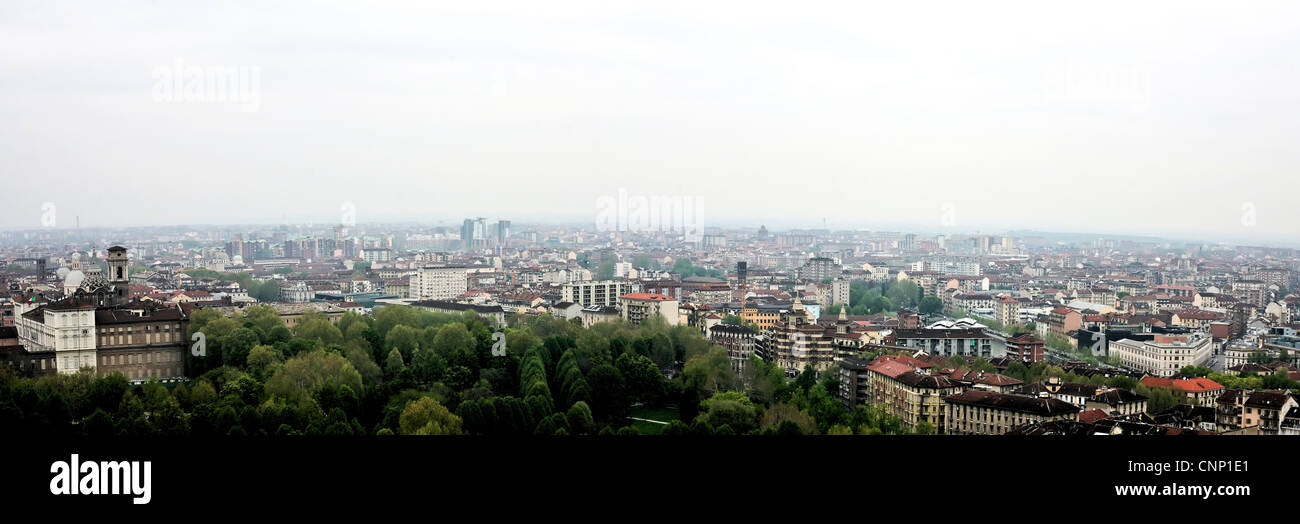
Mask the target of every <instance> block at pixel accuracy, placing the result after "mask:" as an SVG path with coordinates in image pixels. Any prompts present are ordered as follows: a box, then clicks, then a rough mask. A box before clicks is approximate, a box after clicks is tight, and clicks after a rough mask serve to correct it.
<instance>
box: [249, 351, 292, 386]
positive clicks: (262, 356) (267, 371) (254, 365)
mask: <svg viewBox="0 0 1300 524" xmlns="http://www.w3.org/2000/svg"><path fill="white" fill-rule="evenodd" d="M247 361H248V369H249V371H252V372H254V373H256V374H257V375H258V376H260V377H262V378H263V379H265V378H266V377H269V376H271V375H274V374H275V371H276V369H279V366H280V365H281V364H283V363H284V355H283V354H281V353H280V350H278V349H276V348H274V347H272V346H260V345H259V346H253V349H252V350H250V351H249V352H248V358H247Z"/></svg>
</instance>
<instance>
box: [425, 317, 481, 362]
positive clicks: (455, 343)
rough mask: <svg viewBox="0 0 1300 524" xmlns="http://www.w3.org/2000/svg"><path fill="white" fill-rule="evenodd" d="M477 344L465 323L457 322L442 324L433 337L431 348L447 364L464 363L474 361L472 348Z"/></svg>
mask: <svg viewBox="0 0 1300 524" xmlns="http://www.w3.org/2000/svg"><path fill="white" fill-rule="evenodd" d="M477 346H478V341H476V340H475V339H474V336H473V335H471V334H470V333H469V329H467V328H466V327H465V324H462V323H459V322H457V323H453V324H447V325H445V326H442V329H439V330H438V334H437V335H436V336H434V338H433V350H434V351H435V352H436V353H437V354H438V356H440V357H442V358H443V359H445V360H446V361H447V362H448V363H449V364H462V365H464V363H465V362H474V361H476V360H477V358H476V357H475V356H474V348H475V347H477Z"/></svg>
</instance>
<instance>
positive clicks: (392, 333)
mask: <svg viewBox="0 0 1300 524" xmlns="http://www.w3.org/2000/svg"><path fill="white" fill-rule="evenodd" d="M384 347H386V348H389V349H396V350H397V351H399V352H401V354H402V359H403V360H406V361H409V360H411V359H412V358H414V356H415V350H416V349H418V348H419V347H420V331H419V330H417V329H415V328H413V327H411V326H407V325H398V326H393V328H392V329H390V330H388V335H387V336H385V337H384Z"/></svg>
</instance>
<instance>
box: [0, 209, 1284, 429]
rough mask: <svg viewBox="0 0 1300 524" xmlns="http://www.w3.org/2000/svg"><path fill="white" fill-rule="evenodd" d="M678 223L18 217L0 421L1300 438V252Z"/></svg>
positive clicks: (11, 251) (52, 425) (8, 263)
mask: <svg viewBox="0 0 1300 524" xmlns="http://www.w3.org/2000/svg"><path fill="white" fill-rule="evenodd" d="M663 216H664V217H669V216H670V214H665V215H663ZM346 218H347V217H346V216H345V219H346ZM671 222H673V221H669V220H665V221H664V224H663V227H656V228H654V229H645V228H642V227H628V225H627V224H624V227H622V228H618V227H614V228H612V229H613V230H609V229H610V228H602V227H600V226H599V225H598V224H593V225H590V226H586V227H572V226H556V225H546V224H534V223H519V224H516V223H514V222H513V221H511V220H509V219H505V218H502V219H492V220H489V219H485V218H481V217H474V218H466V219H464V221H463V223H462V224H461V226H460V227H446V226H443V227H430V226H417V225H406V226H393V225H367V224H360V225H358V224H342V223H341V224H335V225H330V226H309V225H278V226H220V227H218V226H205V227H197V226H196V227H184V226H173V227H163V228H147V229H135V228H125V229H120V230H80V229H77V228H72V229H58V228H50V229H47V230H29V231H14V232H5V233H0V243H2V244H0V245H2V246H3V248H0V249H2V250H0V256H2V257H3V260H4V262H5V266H4V271H3V273H0V283H3V284H4V286H5V288H6V289H7V293H8V298H7V299H6V300H5V301H4V302H3V319H4V321H3V327H0V335H2V337H0V348H2V349H0V358H3V362H4V363H5V364H6V365H7V366H6V367H7V371H5V377H6V382H7V383H8V388H7V389H6V390H7V391H9V392H10V394H9V395H10V396H9V397H8V398H7V399H5V404H6V405H7V406H8V407H9V409H6V410H4V413H5V414H6V416H8V417H9V419H7V420H6V421H5V423H6V426H12V427H29V428H31V429H32V430H33V431H42V432H51V433H58V432H67V431H74V430H75V431H81V432H85V433H87V434H91V435H97V434H102V435H114V434H129V435H135V434H140V435H158V434H162V435H188V434H211V435H232V434H262V435H276V434H346V435H375V434H388V433H393V434H430V433H432V434H480V435H494V434H524V435H554V434H605V433H631V434H653V435H657V434H686V435H695V434H726V435H732V434H735V435H745V434H801V435H817V434H858V435H865V434H880V433H885V434H945V435H972V434H974V435H1005V434H1011V435H1116V434H1137V435H1181V434H1198V435H1214V434H1227V435H1292V434H1297V433H1300V409H1298V408H1300V405H1298V404H1297V400H1296V398H1297V397H1296V396H1295V395H1296V391H1297V389H1298V388H1300V385H1298V384H1297V382H1296V381H1297V379H1300V372H1298V371H1297V367H1296V366H1297V364H1300V362H1298V361H1297V359H1300V354H1297V352H1296V349H1297V348H1300V336H1297V334H1296V329H1295V328H1296V326H1297V324H1296V323H1295V322H1294V321H1293V315H1294V314H1295V313H1296V307H1297V304H1300V294H1295V293H1292V292H1291V291H1290V290H1291V289H1292V288H1293V287H1294V286H1295V282H1296V280H1295V279H1296V278H1297V275H1296V270H1297V268H1298V267H1300V266H1297V264H1300V254H1298V253H1297V250H1296V249H1295V248H1275V247H1263V246H1239V245H1227V244H1187V243H1176V242H1170V241H1167V240H1162V239H1157V238H1129V239H1117V238H1105V237H1103V236H1096V237H1091V238H1089V237H1088V236H1087V235H1077V234H1071V235H1061V234H1053V233H1046V232H1044V233H1020V232H1017V233H1014V234H1012V233H1007V234H1002V235H987V234H946V235H945V234H940V235H921V234H916V233H907V232H896V231H840V230H825V229H794V230H782V231H773V230H769V229H768V228H767V227H766V226H764V225H759V226H758V227H754V228H743V229H719V228H707V227H706V228H701V229H694V228H693V227H694V226H692V227H684V226H682V225H681V224H683V223H685V222H689V221H683V220H676V222H677V223H678V225H677V226H672V225H671ZM630 223H631V225H632V226H637V223H636V222H635V221H632V222H630ZM77 384H82V385H81V386H78V385H77ZM97 391H99V392H101V393H103V394H107V395H108V396H107V397H102V396H100V395H97V394H96V393H95V392H97ZM51 403H53V404H54V405H57V406H59V408H58V417H54V416H52V414H51V413H48V412H47V410H48V406H49V405H50V404H51Z"/></svg>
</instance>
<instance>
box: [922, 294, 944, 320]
mask: <svg viewBox="0 0 1300 524" xmlns="http://www.w3.org/2000/svg"><path fill="white" fill-rule="evenodd" d="M942 310H943V301H942V300H939V297H936V296H928V297H925V298H922V299H921V305H920V311H921V313H922V314H925V315H933V314H935V313H938V312H940V311H942Z"/></svg>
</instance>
